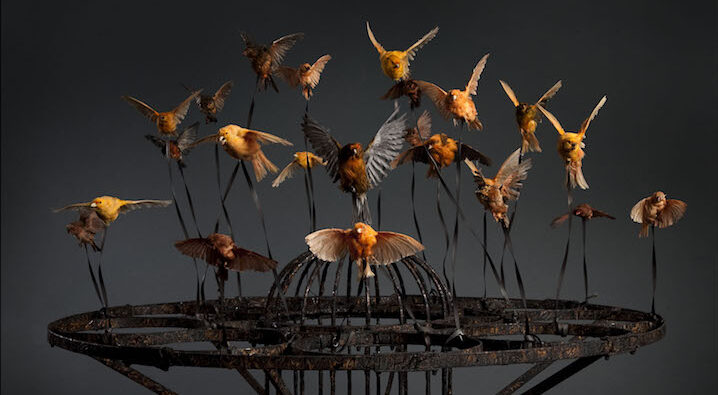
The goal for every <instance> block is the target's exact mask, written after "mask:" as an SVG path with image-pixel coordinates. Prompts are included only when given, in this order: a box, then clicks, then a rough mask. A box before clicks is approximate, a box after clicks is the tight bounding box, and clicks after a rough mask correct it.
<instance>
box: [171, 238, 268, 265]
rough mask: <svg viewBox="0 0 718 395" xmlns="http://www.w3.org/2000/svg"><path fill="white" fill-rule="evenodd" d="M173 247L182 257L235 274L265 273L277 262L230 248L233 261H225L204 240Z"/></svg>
mask: <svg viewBox="0 0 718 395" xmlns="http://www.w3.org/2000/svg"><path fill="white" fill-rule="evenodd" d="M175 247H177V249H178V250H179V251H180V252H181V253H182V254H184V255H187V256H190V257H192V258H197V259H202V260H204V261H206V262H207V263H209V264H210V265H214V266H221V267H224V268H226V269H229V270H233V271H236V272H243V271H246V270H253V271H256V272H267V271H270V270H272V269H274V268H276V267H277V262H276V261H273V260H271V259H269V258H267V257H265V256H263V255H260V254H257V253H256V252H254V251H250V250H246V249H244V248H240V247H237V246H236V245H235V246H233V247H232V252H233V253H234V257H235V258H234V259H233V260H232V261H228V262H227V261H225V260H224V258H223V257H222V254H220V253H219V251H217V248H216V247H215V246H214V244H213V243H212V242H211V241H210V240H209V239H206V238H196V239H187V240H183V241H178V242H177V243H175Z"/></svg>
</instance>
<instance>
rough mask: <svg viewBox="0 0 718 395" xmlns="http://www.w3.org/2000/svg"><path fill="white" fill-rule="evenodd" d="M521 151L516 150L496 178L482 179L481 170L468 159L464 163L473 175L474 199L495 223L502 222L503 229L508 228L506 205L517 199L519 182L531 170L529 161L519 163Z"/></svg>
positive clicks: (507, 206)
mask: <svg viewBox="0 0 718 395" xmlns="http://www.w3.org/2000/svg"><path fill="white" fill-rule="evenodd" d="M520 156H521V149H517V150H516V151H514V152H513V153H512V154H511V155H509V157H508V158H506V160H505V161H504V163H503V164H502V165H501V168H500V169H499V172H498V173H496V177H494V178H488V177H484V176H483V174H482V173H481V170H480V169H479V168H478V167H476V165H474V163H473V162H471V161H470V160H468V159H464V163H466V165H467V166H469V169H470V170H471V173H472V174H473V175H474V182H475V183H476V198H477V199H479V202H480V203H481V204H482V205H483V206H484V209H486V210H488V211H491V214H493V216H494V220H496V222H498V221H502V223H503V225H504V227H505V228H508V227H509V217H508V216H507V215H506V212H507V211H508V209H509V205H508V203H509V202H510V201H511V200H516V199H518V198H519V189H521V187H522V184H521V181H523V180H525V179H526V177H527V175H528V170H529V169H530V168H531V159H525V160H523V161H521V162H520V163H519V157H520Z"/></svg>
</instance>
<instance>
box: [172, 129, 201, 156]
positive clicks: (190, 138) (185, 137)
mask: <svg viewBox="0 0 718 395" xmlns="http://www.w3.org/2000/svg"><path fill="white" fill-rule="evenodd" d="M198 129H199V122H195V123H193V124H192V125H190V127H188V128H187V129H185V130H184V131H183V132H182V133H181V134H180V135H179V137H178V138H177V148H179V149H180V151H182V152H183V153H186V151H187V150H188V147H189V146H191V145H192V144H193V143H194V142H195V140H197V130H198Z"/></svg>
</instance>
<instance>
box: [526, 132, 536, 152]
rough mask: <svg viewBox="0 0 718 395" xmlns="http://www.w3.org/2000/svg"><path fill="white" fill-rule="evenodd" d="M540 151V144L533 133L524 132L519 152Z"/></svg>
mask: <svg viewBox="0 0 718 395" xmlns="http://www.w3.org/2000/svg"><path fill="white" fill-rule="evenodd" d="M529 151H530V152H541V146H540V145H539V141H538V139H537V138H536V135H535V134H533V133H528V132H527V133H525V134H524V139H523V146H522V148H521V152H529Z"/></svg>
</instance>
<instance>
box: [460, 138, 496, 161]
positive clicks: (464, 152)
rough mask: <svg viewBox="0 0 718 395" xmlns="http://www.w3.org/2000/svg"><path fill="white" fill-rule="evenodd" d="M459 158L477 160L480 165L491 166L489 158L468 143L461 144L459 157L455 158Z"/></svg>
mask: <svg viewBox="0 0 718 395" xmlns="http://www.w3.org/2000/svg"><path fill="white" fill-rule="evenodd" d="M461 159H468V160H472V161H473V160H477V161H479V163H481V164H482V165H485V166H491V158H489V157H488V156H486V155H484V154H482V153H481V152H479V151H478V150H477V149H475V148H474V147H472V146H470V145H468V144H463V143H462V144H461V158H457V159H456V160H457V161H458V160H461Z"/></svg>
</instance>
